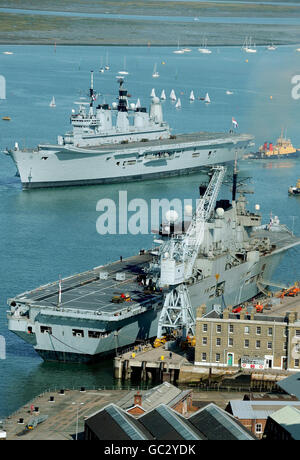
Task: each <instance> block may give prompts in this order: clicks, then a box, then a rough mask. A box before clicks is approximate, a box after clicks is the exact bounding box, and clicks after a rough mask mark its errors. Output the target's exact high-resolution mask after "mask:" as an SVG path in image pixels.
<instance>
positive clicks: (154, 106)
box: [150, 97, 163, 123]
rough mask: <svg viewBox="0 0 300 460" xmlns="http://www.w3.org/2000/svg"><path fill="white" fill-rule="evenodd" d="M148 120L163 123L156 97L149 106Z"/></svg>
mask: <svg viewBox="0 0 300 460" xmlns="http://www.w3.org/2000/svg"><path fill="white" fill-rule="evenodd" d="M150 118H151V119H152V120H154V122H155V123H162V122H163V113H162V106H161V103H160V99H159V98H158V97H153V98H152V103H151V106H150Z"/></svg>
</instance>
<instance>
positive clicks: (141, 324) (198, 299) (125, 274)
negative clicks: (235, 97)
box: [7, 166, 300, 363]
mask: <svg viewBox="0 0 300 460" xmlns="http://www.w3.org/2000/svg"><path fill="white" fill-rule="evenodd" d="M223 177H224V167H222V166H219V167H215V168H214V169H213V175H212V176H211V177H210V180H209V183H208V185H205V186H201V187H200V200H199V204H198V207H197V209H196V210H195V212H194V214H193V216H192V218H191V221H190V222H189V223H188V224H187V227H185V228H184V231H183V232H179V231H176V229H175V225H174V223H172V222H171V225H170V226H169V227H168V230H167V233H166V232H165V231H164V228H165V227H164V226H162V228H161V232H160V240H157V235H156V240H155V241H156V245H155V247H154V248H153V249H149V250H140V251H137V253H138V254H137V255H134V256H133V257H130V258H128V259H124V260H119V261H116V262H114V263H111V264H108V265H105V266H99V267H95V268H93V269H91V270H89V271H86V272H84V273H79V274H75V275H73V276H70V277H67V278H64V279H62V280H58V281H55V282H53V283H50V284H47V285H44V286H40V287H38V288H37V289H34V290H32V291H28V292H24V293H22V294H19V295H16V296H14V297H11V298H10V299H8V305H9V310H8V312H7V318H8V327H9V329H10V330H11V331H12V332H14V333H15V334H17V335H18V336H19V337H21V338H22V339H23V340H25V341H26V342H27V343H30V344H31V345H32V346H33V347H34V349H35V350H36V351H37V353H39V354H40V356H41V357H42V358H43V359H45V360H52V361H62V362H86V363H88V362H93V361H97V360H99V359H101V358H102V357H104V356H107V355H111V354H114V353H115V352H116V350H117V349H121V348H124V347H127V346H130V345H132V344H135V343H141V342H142V341H145V340H148V339H151V338H154V337H157V336H160V334H161V333H162V331H163V330H164V328H167V323H166V318H167V316H168V315H166V312H167V313H168V312H170V311H171V310H170V308H171V307H172V305H171V303H172V302H171V301H170V295H171V294H172V293H174V292H176V290H179V291H180V287H183V288H184V289H185V290H186V292H187V293H188V294H187V297H186V298H187V299H188V302H187V303H188V305H187V310H189V311H190V314H191V317H193V315H194V316H195V311H196V308H197V307H198V306H200V305H201V304H206V305H207V308H208V309H212V308H214V307H216V306H218V308H222V304H225V305H232V306H235V305H239V304H241V303H242V302H245V301H248V300H249V299H252V298H254V297H255V296H257V295H258V294H259V293H260V292H262V291H264V289H265V288H266V287H267V286H268V285H269V283H270V280H272V275H273V272H274V270H275V269H276V267H277V266H278V264H279V263H280V260H281V258H282V257H283V255H284V254H285V253H286V251H287V250H289V249H291V248H293V247H295V246H297V245H299V244H300V238H299V237H296V236H294V235H293V233H292V232H291V231H290V230H289V229H288V228H287V227H285V226H284V225H281V224H280V222H279V219H278V218H276V219H273V220H272V221H270V222H269V223H268V224H266V225H262V224H261V216H260V215H259V214H257V213H252V212H249V211H248V210H247V209H246V199H245V196H244V194H243V193H242V192H240V193H239V196H238V198H237V197H236V195H237V190H236V188H237V186H236V177H235V175H234V181H233V192H232V200H231V201H230V200H224V199H218V196H217V195H218V193H219V189H220V186H221V183H222V180H223ZM179 291H178V292H179ZM168 309H169V310H168ZM169 316H170V317H171V316H172V315H169ZM176 322H177V319H176V320H175V322H174V324H175V326H176ZM178 325H180V323H177V326H178ZM181 325H182V324H181ZM169 326H170V327H172V324H170V323H169ZM183 326H184V324H183Z"/></svg>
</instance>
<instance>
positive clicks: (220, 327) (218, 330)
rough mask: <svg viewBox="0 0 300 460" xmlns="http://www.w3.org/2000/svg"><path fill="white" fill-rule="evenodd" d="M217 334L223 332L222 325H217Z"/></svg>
mask: <svg viewBox="0 0 300 460" xmlns="http://www.w3.org/2000/svg"><path fill="white" fill-rule="evenodd" d="M216 330H217V333H218V334H220V333H221V332H222V326H221V324H217V326H216Z"/></svg>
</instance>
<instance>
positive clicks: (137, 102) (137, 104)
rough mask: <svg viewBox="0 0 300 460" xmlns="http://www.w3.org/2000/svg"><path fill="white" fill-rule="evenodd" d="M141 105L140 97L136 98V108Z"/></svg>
mask: <svg viewBox="0 0 300 460" xmlns="http://www.w3.org/2000/svg"><path fill="white" fill-rule="evenodd" d="M140 107H141V101H140V99H139V98H138V100H137V101H136V104H135V108H136V109H139V108H140Z"/></svg>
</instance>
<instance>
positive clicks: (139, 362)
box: [114, 345, 190, 383]
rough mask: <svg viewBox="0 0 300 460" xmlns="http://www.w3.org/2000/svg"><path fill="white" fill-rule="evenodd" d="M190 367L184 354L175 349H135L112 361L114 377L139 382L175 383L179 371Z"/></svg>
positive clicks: (147, 347) (146, 347)
mask: <svg viewBox="0 0 300 460" xmlns="http://www.w3.org/2000/svg"><path fill="white" fill-rule="evenodd" d="M185 365H188V366H189V365H190V362H189V361H188V359H187V357H186V356H185V353H183V352H182V351H180V350H179V349H177V348H176V350H173V349H170V350H169V349H166V348H164V347H158V348H152V346H151V345H147V346H145V347H135V348H133V349H132V350H130V351H127V352H125V353H123V354H122V355H119V356H117V357H116V358H115V359H114V376H115V378H117V379H122V380H136V379H137V380H139V381H141V382H146V381H149V380H150V381H153V382H165V381H168V382H170V383H175V382H177V381H178V380H179V379H180V378H179V374H180V371H181V370H182V368H183V367H184V366H185Z"/></svg>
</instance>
